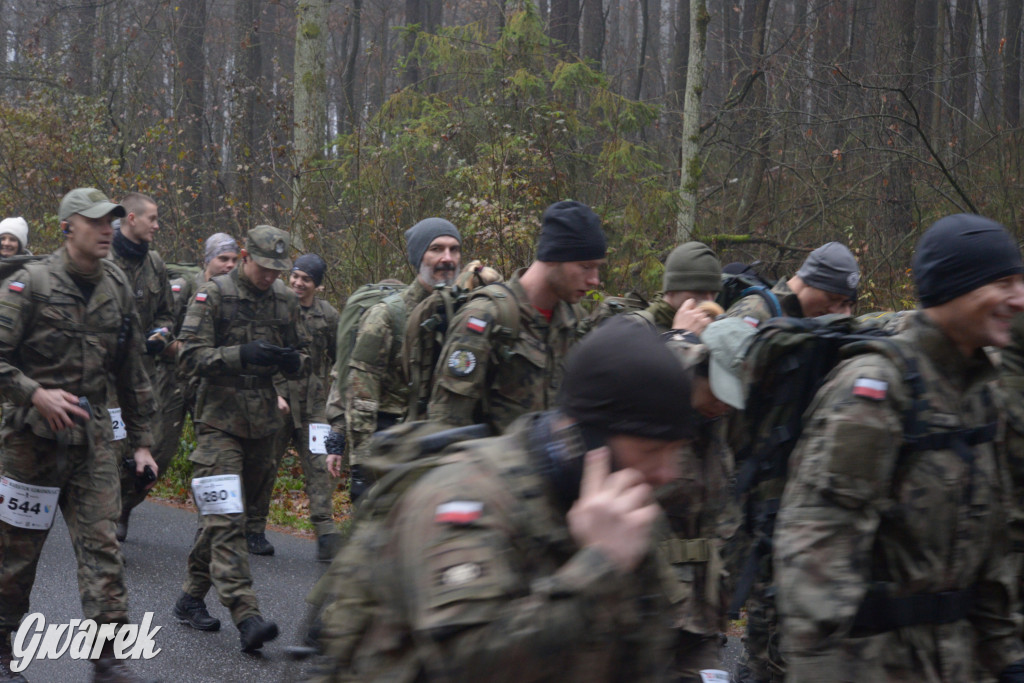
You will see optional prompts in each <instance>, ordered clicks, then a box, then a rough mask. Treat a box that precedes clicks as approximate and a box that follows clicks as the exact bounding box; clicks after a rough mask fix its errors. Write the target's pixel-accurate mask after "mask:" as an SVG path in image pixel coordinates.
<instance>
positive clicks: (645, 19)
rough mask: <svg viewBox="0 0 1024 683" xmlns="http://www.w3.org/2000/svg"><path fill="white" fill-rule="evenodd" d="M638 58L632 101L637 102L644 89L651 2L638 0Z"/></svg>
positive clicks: (649, 0)
mask: <svg viewBox="0 0 1024 683" xmlns="http://www.w3.org/2000/svg"><path fill="white" fill-rule="evenodd" d="M639 4H640V56H639V57H638V58H637V65H636V88H635V89H634V91H633V99H634V100H639V99H640V94H641V93H642V92H643V89H644V67H646V66H647V36H648V31H649V30H650V24H651V22H650V5H651V0H640V3H639Z"/></svg>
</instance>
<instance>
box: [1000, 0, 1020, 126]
mask: <svg viewBox="0 0 1024 683" xmlns="http://www.w3.org/2000/svg"><path fill="white" fill-rule="evenodd" d="M1022 5H1024V3H1021V2H1019V1H1018V0H1010V2H1009V4H1008V5H1007V8H1006V24H1005V27H1006V28H1005V32H1004V35H1005V36H1006V45H1004V46H1003V118H1005V119H1006V125H1007V126H1008V127H1010V128H1017V127H1018V126H1020V61H1021V26H1020V21H1021V14H1022Z"/></svg>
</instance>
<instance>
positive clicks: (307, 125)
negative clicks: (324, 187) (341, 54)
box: [292, 0, 327, 219]
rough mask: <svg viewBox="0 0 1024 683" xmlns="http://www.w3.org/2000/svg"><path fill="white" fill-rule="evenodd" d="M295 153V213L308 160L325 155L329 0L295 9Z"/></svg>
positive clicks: (302, 0)
mask: <svg viewBox="0 0 1024 683" xmlns="http://www.w3.org/2000/svg"><path fill="white" fill-rule="evenodd" d="M295 18H296V23H295V86H294V87H295V93H294V102H295V104H294V107H295V157H296V162H297V167H296V169H295V174H294V182H293V184H292V207H293V209H295V217H296V219H298V218H299V217H300V216H305V215H307V213H306V212H305V211H299V206H300V203H301V201H302V197H303V193H304V190H305V188H304V187H303V177H302V176H303V174H304V173H305V172H306V171H307V170H308V165H309V162H310V161H312V160H314V159H316V158H318V157H320V156H322V153H323V148H324V144H325V141H326V140H325V133H326V128H327V72H326V67H325V60H326V53H327V31H326V28H327V0H299V4H298V7H297V8H296V12H295Z"/></svg>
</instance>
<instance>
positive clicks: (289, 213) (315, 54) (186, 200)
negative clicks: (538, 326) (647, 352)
mask: <svg viewBox="0 0 1024 683" xmlns="http://www.w3.org/2000/svg"><path fill="white" fill-rule="evenodd" d="M1022 4H1024V3H1021V2H1020V1H1019V0H537V1H536V2H535V1H532V0H508V1H506V0H445V1H442V0H333V1H328V0H170V1H166V0H101V1H99V2H93V1H91V0H76V2H74V3H68V2H65V1H63V0H0V214H2V215H24V216H25V217H26V218H27V219H28V221H29V225H30V235H31V237H30V248H31V249H32V250H33V251H35V252H37V253H41V252H45V251H48V250H50V249H52V248H54V247H55V246H57V245H58V244H59V237H60V235H59V232H58V229H57V219H56V215H55V214H56V210H57V204H58V201H59V198H60V197H61V195H62V194H63V193H64V192H66V191H67V190H69V189H71V188H73V187H76V186H83V185H87V186H95V187H99V188H101V189H103V190H105V191H106V192H108V193H109V194H110V195H111V196H113V197H118V196H120V195H121V194H123V193H124V192H127V191H129V190H134V189H138V190H141V191H143V192H147V193H150V194H152V195H153V196H154V197H155V198H156V199H157V201H158V203H159V205H160V212H161V225H162V229H161V231H160V233H159V234H158V237H157V243H156V246H157V248H158V249H159V250H160V252H161V253H162V254H163V255H164V257H165V259H166V260H167V261H194V260H196V259H197V257H199V256H200V255H201V245H202V241H203V240H204V239H205V238H206V237H207V236H208V235H209V234H210V233H212V232H215V231H226V232H229V233H232V234H234V235H236V236H241V235H243V234H244V232H245V231H246V230H247V229H248V228H250V227H251V226H253V225H255V224H257V223H263V222H268V223H271V224H274V225H277V226H279V227H282V228H286V229H289V230H291V231H293V233H294V234H296V235H297V236H299V238H300V240H298V241H299V242H300V243H301V246H300V248H302V249H303V250H313V251H317V252H319V253H321V254H322V255H323V256H324V257H325V258H326V259H327V261H328V263H329V264H330V272H329V274H328V278H327V283H326V284H327V295H328V298H330V299H331V300H333V301H335V303H338V302H340V301H342V300H343V299H344V297H345V295H347V294H348V293H349V292H350V291H351V290H352V289H354V288H355V287H357V286H358V285H360V284H362V283H365V282H370V281H376V280H380V279H383V278H385V277H389V276H400V277H402V278H403V279H406V280H408V279H410V278H411V277H412V272H411V270H410V269H409V268H408V265H407V264H405V257H404V248H403V241H402V237H401V233H402V232H403V231H404V230H405V229H406V228H408V227H409V226H410V225H412V224H413V223H414V222H416V221H417V220H419V219H420V218H423V217H426V216H428V215H440V216H444V217H446V218H448V219H450V220H451V221H453V222H454V223H455V224H456V225H458V226H459V227H460V229H461V230H462V231H463V234H464V236H465V237H466V241H465V243H464V252H465V254H466V255H467V256H471V257H480V258H484V259H486V260H488V261H489V262H490V263H492V264H493V265H495V266H496V267H498V268H499V269H500V270H501V271H502V272H504V273H505V274H506V275H507V274H510V273H511V271H512V270H513V269H514V268H516V267H519V266H522V265H526V264H527V263H528V262H529V261H530V260H531V258H532V254H533V246H534V244H535V240H536V236H537V232H538V229H539V217H540V213H541V211H542V210H543V208H544V207H545V206H547V205H548V204H549V203H551V202H553V201H556V200H559V199H565V198H572V199H577V200H579V201H583V202H586V203H588V204H591V205H592V206H594V207H595V209H596V210H597V212H598V213H599V214H600V215H601V216H602V218H603V219H604V221H605V226H606V231H607V233H608V235H609V239H610V246H611V250H610V254H609V266H608V268H607V270H606V272H605V275H604V280H605V289H606V290H607V291H609V292H613V293H621V292H624V291H626V290H628V289H631V288H637V289H639V290H640V291H641V292H644V293H646V294H648V295H650V294H653V293H654V292H656V291H657V289H658V287H659V284H660V274H661V261H662V260H663V258H664V257H665V255H666V254H667V253H668V251H669V250H670V249H671V248H672V247H673V246H674V245H675V244H677V243H678V242H679V241H682V240H685V239H691V238H692V239H700V240H703V241H705V242H708V243H709V244H711V245H712V246H713V247H714V248H715V249H717V250H718V251H719V254H720V256H721V257H722V259H723V262H727V261H732V260H741V261H747V262H749V261H753V260H755V259H759V260H761V261H763V263H764V266H763V269H764V270H765V271H766V272H767V273H769V274H772V275H775V276H785V275H790V274H792V272H793V271H794V270H795V268H796V267H797V266H798V265H799V262H800V261H801V260H802V259H803V257H804V256H805V255H806V253H807V251H809V250H810V249H812V248H814V247H816V246H818V245H819V244H821V243H823V242H826V241H829V240H840V241H843V242H845V243H847V244H848V245H849V246H850V247H851V248H852V249H853V250H854V252H855V253H856V254H857V256H858V258H859V259H860V261H861V267H862V271H863V273H864V290H865V295H864V296H863V297H862V303H861V310H868V309H872V308H904V307H907V306H909V305H912V301H913V291H912V287H911V286H910V278H909V272H908V264H909V256H910V253H911V250H912V247H913V244H914V242H915V240H916V237H917V235H918V234H920V231H921V230H923V229H924V228H926V227H927V226H928V225H929V224H930V223H931V222H932V221H933V220H935V219H936V218H938V217H940V216H942V215H945V214H948V213H953V212H958V211H971V212H977V213H982V214H985V215H988V216H990V217H992V218H995V219H997V220H999V221H1001V222H1003V223H1004V224H1005V225H1007V226H1008V227H1009V228H1010V229H1011V230H1013V231H1014V232H1015V233H1017V234H1018V236H1019V235H1020V222H1021V216H1022V212H1024V183H1022V181H1021V173H1022V163H1024V159H1022V155H1024V146H1022V144H1021V141H1022V133H1024V131H1022V128H1021V79H1022V73H1021V50H1022V45H1021V37H1022V36H1021V28H1022V27H1021V14H1022ZM684 112H685V113H684Z"/></svg>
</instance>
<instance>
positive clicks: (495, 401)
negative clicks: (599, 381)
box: [427, 270, 581, 432]
mask: <svg viewBox="0 0 1024 683" xmlns="http://www.w3.org/2000/svg"><path fill="white" fill-rule="evenodd" d="M522 273H523V271H522V270H520V271H518V272H517V273H516V274H515V275H514V276H513V277H512V279H511V280H509V281H508V283H506V284H505V285H501V284H495V285H488V286H487V287H484V288H481V289H478V290H476V292H474V295H473V298H472V299H470V300H469V301H468V302H467V303H466V304H465V305H464V306H463V307H462V308H461V309H459V312H458V313H457V314H456V315H455V319H454V320H453V321H452V324H451V326H450V327H449V330H448V336H447V338H446V339H445V343H444V348H443V349H442V350H441V356H440V360H439V361H438V366H437V370H436V371H435V372H434V377H435V380H434V381H435V384H434V390H433V393H432V394H431V397H430V406H429V408H428V411H427V414H428V415H429V417H430V419H432V420H441V421H443V422H447V423H449V424H452V425H456V426H458V425H468V424H474V423H481V422H486V423H488V424H490V425H491V426H492V427H494V428H495V429H496V430H498V431H499V432H500V431H504V430H505V429H507V428H508V426H509V425H510V424H512V422H513V421H514V420H515V419H516V418H517V417H519V416H520V415H523V414H525V413H528V412H536V411H540V410H546V409H548V408H551V407H553V406H554V405H555V399H556V397H557V395H558V389H559V387H560V386H561V383H562V370H563V365H564V362H565V355H566V354H567V353H568V351H569V348H570V347H571V346H572V345H573V344H574V343H575V342H576V340H577V339H578V337H579V329H578V323H579V320H580V319H581V315H580V313H579V310H578V309H577V307H576V306H572V305H570V304H567V303H565V302H559V303H558V307H557V308H556V309H555V312H554V314H553V315H552V318H551V322H550V323H549V322H548V321H547V320H546V319H545V318H544V316H543V315H541V314H540V313H538V312H537V310H536V309H535V308H534V307H533V305H532V304H530V300H529V298H528V297H527V295H526V290H524V289H523V286H522V285H521V284H519V278H520V276H521V275H522ZM484 290H490V291H491V292H493V293H494V296H498V297H507V296H512V297H515V300H516V303H517V304H518V309H519V321H518V324H519V334H518V335H516V336H515V337H514V338H513V337H511V330H509V329H508V327H507V326H506V325H502V324H501V323H502V316H501V312H500V310H499V307H498V305H497V304H496V303H495V301H494V300H493V299H492V298H490V297H489V296H487V295H486V294H484V293H483V292H484Z"/></svg>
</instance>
